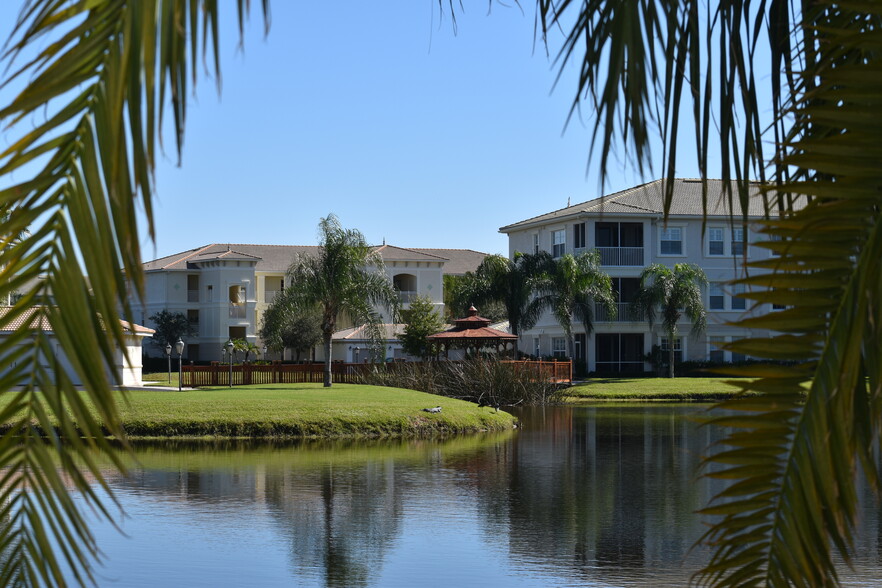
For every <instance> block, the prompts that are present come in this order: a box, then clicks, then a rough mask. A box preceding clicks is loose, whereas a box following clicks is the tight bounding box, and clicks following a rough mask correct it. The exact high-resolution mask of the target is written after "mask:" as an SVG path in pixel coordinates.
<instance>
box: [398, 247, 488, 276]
mask: <svg viewBox="0 0 882 588" xmlns="http://www.w3.org/2000/svg"><path fill="white" fill-rule="evenodd" d="M413 251H419V252H420V253H428V254H429V255H437V256H438V257H446V258H447V263H445V264H444V273H445V274H452V275H454V276H461V275H463V274H465V273H466V272H474V271H475V270H476V269H478V266H479V265H481V262H482V261H484V258H485V257H487V254H486V253H481V252H480V251H473V250H471V249H429V248H425V247H414V248H413Z"/></svg>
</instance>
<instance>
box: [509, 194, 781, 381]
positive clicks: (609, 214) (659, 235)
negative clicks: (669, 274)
mask: <svg viewBox="0 0 882 588" xmlns="http://www.w3.org/2000/svg"><path fill="white" fill-rule="evenodd" d="M673 182H674V198H673V204H672V206H671V209H670V213H669V216H668V219H667V221H665V220H664V216H663V210H664V206H663V203H664V189H663V184H662V180H656V181H654V182H649V183H647V184H643V185H641V186H636V187H634V188H630V189H627V190H623V191H621V192H617V193H615V194H611V195H608V196H604V197H601V198H596V199H594V200H589V201H587V202H581V203H579V204H575V205H572V206H568V207H566V208H562V209H560V210H555V211H553V212H548V213H545V214H541V215H539V216H536V217H533V218H529V219H526V220H523V221H520V222H516V223H513V224H510V225H506V226H504V227H502V228H500V229H499V230H500V232H502V233H505V234H506V235H508V242H509V255H510V256H514V254H515V252H518V251H520V252H524V253H537V252H539V251H547V252H549V253H551V255H552V257H555V258H557V257H560V256H562V255H564V254H565V253H571V254H578V253H580V252H583V251H588V250H590V249H597V250H598V251H599V252H600V256H601V263H602V265H603V269H604V270H605V271H606V272H607V273H608V274H609V275H610V277H611V278H612V281H613V287H614V289H615V292H616V295H617V297H618V308H617V310H618V312H617V315H616V316H614V317H613V316H609V315H608V314H607V313H606V312H605V310H604V309H603V308H599V307H598V308H597V309H596V312H595V316H594V332H593V333H592V334H590V335H589V334H586V333H585V331H584V327H583V326H582V324H581V323H578V322H574V324H573V332H574V340H575V358H574V359H576V360H581V361H584V362H585V364H586V366H587V368H588V371H591V372H601V373H603V372H607V373H609V372H613V373H615V372H643V371H646V370H649V369H650V365H649V364H648V363H646V362H645V360H644V358H645V356H646V355H647V354H648V353H649V352H650V351H651V349H652V346H653V345H659V346H660V347H661V348H662V349H667V346H668V345H669V344H670V342H668V341H667V337H666V336H665V334H664V333H663V332H662V331H661V329H660V328H659V326H658V324H656V325H655V326H654V328H653V329H650V328H649V326H648V323H647V321H646V320H644V319H643V317H638V316H634V314H633V313H632V312H631V311H630V309H629V305H630V303H631V302H632V301H633V300H634V295H635V294H636V292H637V290H638V288H639V285H640V280H639V277H640V274H641V272H642V271H643V270H644V269H645V268H646V267H647V266H649V265H651V264H654V263H659V264H663V265H667V266H673V265H674V264H675V263H694V264H696V265H698V266H700V267H701V268H702V269H703V270H704V272H705V274H706V275H707V277H708V280H709V282H710V284H709V287H708V288H706V289H705V291H704V293H703V294H704V302H705V308H706V309H707V311H708V320H707V323H708V326H707V331H706V332H705V333H704V334H702V335H698V336H694V335H691V334H690V331H691V325H690V324H689V322H688V319H686V318H685V317H684V319H683V323H682V325H680V326H679V332H680V336H679V337H677V338H676V339H675V341H673V345H674V349H675V352H676V355H677V356H678V357H679V358H680V359H682V360H711V361H740V360H743V359H745V358H744V357H742V356H740V355H738V354H735V353H731V352H729V351H723V350H722V349H720V348H719V345H720V344H721V343H723V342H729V341H733V340H736V339H739V338H743V337H749V336H765V335H768V332H765V331H764V332H756V331H751V330H749V329H745V328H743V327H736V326H732V325H730V324H728V323H730V322H731V321H735V320H737V319H740V318H742V317H745V316H756V315H761V314H765V313H769V312H774V311H775V310H776V308H775V307H773V306H772V305H771V304H759V305H754V304H752V303H751V301H749V300H747V299H745V298H740V297H739V296H738V295H739V294H741V293H743V292H744V287H743V286H730V285H727V284H726V282H728V281H730V280H733V279H735V278H739V277H743V276H744V275H745V272H746V267H745V260H746V261H754V260H758V259H768V258H770V257H772V256H773V254H772V253H771V252H770V251H769V250H768V249H763V248H761V247H757V246H756V245H755V244H756V243H757V242H758V241H760V240H762V239H764V237H763V236H762V235H760V234H758V233H757V232H756V231H755V229H756V228H757V227H756V226H755V223H756V221H759V220H760V219H762V218H763V217H764V203H763V198H762V196H761V194H760V191H759V186H758V185H757V186H755V187H754V189H753V193H752V195H751V200H750V208H749V210H748V214H747V216H748V219H749V221H751V222H752V223H754V224H750V223H749V224H748V226H747V230H745V229H744V226H743V224H742V222H741V221H742V215H741V210H740V207H739V206H738V204H737V197H736V204H735V205H736V209H735V210H734V216H733V215H732V214H730V209H729V205H728V197H727V196H726V195H725V194H724V193H723V183H722V182H721V181H719V180H708V198H707V211H706V213H705V211H704V209H703V205H702V183H701V180H691V179H676V180H673ZM750 271H751V272H752V273H759V272H761V271H764V270H756V269H751V270H750ZM520 350H521V351H523V352H525V353H528V354H532V355H537V356H559V357H565V356H566V355H567V353H568V352H567V343H566V340H565V338H564V333H563V329H562V328H561V327H560V325H559V324H558V323H557V322H556V321H555V320H554V318H553V317H552V316H551V314H550V313H545V314H544V315H543V316H542V318H541V319H540V320H539V322H538V323H537V324H536V325H535V327H534V328H532V329H530V330H528V331H526V332H524V333H522V334H521V338H520Z"/></svg>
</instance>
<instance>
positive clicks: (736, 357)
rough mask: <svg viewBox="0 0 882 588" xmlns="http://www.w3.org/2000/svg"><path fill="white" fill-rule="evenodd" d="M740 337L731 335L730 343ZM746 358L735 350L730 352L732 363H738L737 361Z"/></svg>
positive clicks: (738, 339)
mask: <svg viewBox="0 0 882 588" xmlns="http://www.w3.org/2000/svg"><path fill="white" fill-rule="evenodd" d="M741 339H742V337H732V343H735V342H736V341H740V340H741ZM746 359H747V356H746V355H744V354H743V353H738V352H737V351H733V352H732V363H738V362H739V361H745V360H746Z"/></svg>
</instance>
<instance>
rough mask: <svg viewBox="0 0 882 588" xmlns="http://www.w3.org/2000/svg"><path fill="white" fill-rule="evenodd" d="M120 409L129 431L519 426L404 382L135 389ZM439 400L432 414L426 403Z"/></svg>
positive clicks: (286, 432)
mask: <svg viewBox="0 0 882 588" xmlns="http://www.w3.org/2000/svg"><path fill="white" fill-rule="evenodd" d="M120 395H121V397H120V413H121V417H122V422H123V425H124V426H125V430H126V432H127V434H128V435H129V436H131V437H250V438H272V437H387V436H407V437H420V436H429V435H444V434H452V433H469V432H479V431H501V430H506V429H511V428H513V426H514V424H515V419H514V417H512V416H511V415H509V414H508V413H505V412H502V411H500V412H496V411H495V410H493V409H491V408H478V407H477V406H476V405H474V404H471V403H469V402H463V401H461V400H456V399H452V398H445V397H442V396H435V395H431V394H424V393H422V392H416V391H413V390H403V389H400V388H384V387H377V386H361V385H355V384H334V386H333V387H331V388H329V389H328V388H323V387H322V386H321V384H262V385H253V386H237V387H235V388H232V389H230V388H199V389H196V390H185V391H183V392H178V391H176V390H174V391H167V390H146V391H145V390H136V391H132V392H129V393H128V394H127V395H126V396H125V399H124V398H123V397H122V393H120ZM434 406H441V407H442V409H441V412H440V413H437V414H430V413H426V412H423V411H422V410H421V409H423V408H429V407H434Z"/></svg>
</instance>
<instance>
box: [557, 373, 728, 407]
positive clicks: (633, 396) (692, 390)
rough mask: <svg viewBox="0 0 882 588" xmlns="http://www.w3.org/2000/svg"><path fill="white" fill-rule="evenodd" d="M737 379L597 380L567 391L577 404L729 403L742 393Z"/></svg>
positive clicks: (569, 397)
mask: <svg viewBox="0 0 882 588" xmlns="http://www.w3.org/2000/svg"><path fill="white" fill-rule="evenodd" d="M729 381H737V378H595V379H592V380H588V381H587V382H585V383H584V384H578V385H576V386H573V387H572V388H570V389H568V390H567V391H566V395H567V396H568V399H569V400H570V401H573V402H581V401H597V400H680V401H695V402H702V401H706V402H710V401H714V400H725V399H727V398H730V397H731V396H732V395H733V394H735V393H736V392H738V391H740V388H738V387H736V386H732V385H731V384H727V383H726V382H729Z"/></svg>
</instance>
